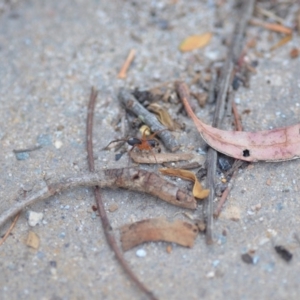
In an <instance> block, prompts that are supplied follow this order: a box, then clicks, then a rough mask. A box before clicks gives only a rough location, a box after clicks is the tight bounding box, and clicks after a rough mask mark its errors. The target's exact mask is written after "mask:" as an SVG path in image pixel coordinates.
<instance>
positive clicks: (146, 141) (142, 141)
mask: <svg viewBox="0 0 300 300" xmlns="http://www.w3.org/2000/svg"><path fill="white" fill-rule="evenodd" d="M164 130H167V129H163V130H159V131H156V132H154V133H153V134H151V135H150V136H148V137H147V135H146V131H147V129H145V130H144V131H143V135H142V137H141V138H137V137H130V138H129V139H117V140H113V141H111V142H110V143H109V144H108V145H107V146H106V147H105V148H104V149H107V148H108V146H109V145H110V144H112V143H116V142H121V141H123V142H126V143H127V144H128V145H129V146H132V147H131V149H130V150H129V152H131V151H132V150H133V149H134V148H138V149H139V150H141V151H143V150H147V151H150V152H151V153H152V154H153V156H154V158H155V161H156V163H157V160H156V156H155V154H154V151H153V149H154V148H156V147H158V146H159V143H158V141H157V139H156V138H155V136H156V135H157V134H158V133H160V132H162V131H164ZM159 151H160V149H159Z"/></svg>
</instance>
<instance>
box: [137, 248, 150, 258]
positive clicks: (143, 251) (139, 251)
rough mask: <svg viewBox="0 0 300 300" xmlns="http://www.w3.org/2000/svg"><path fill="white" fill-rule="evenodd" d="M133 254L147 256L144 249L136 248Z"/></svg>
mask: <svg viewBox="0 0 300 300" xmlns="http://www.w3.org/2000/svg"><path fill="white" fill-rule="evenodd" d="M135 254H136V256H137V257H146V256H147V252H146V250H144V249H138V250H137V251H136V252H135Z"/></svg>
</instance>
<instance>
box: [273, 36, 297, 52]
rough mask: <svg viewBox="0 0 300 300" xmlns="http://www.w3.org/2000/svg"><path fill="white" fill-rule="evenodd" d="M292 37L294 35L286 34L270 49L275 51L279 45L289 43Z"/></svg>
mask: <svg viewBox="0 0 300 300" xmlns="http://www.w3.org/2000/svg"><path fill="white" fill-rule="evenodd" d="M291 39H292V35H286V36H284V37H283V38H282V39H281V40H280V41H279V42H278V43H276V44H275V45H273V46H272V47H271V48H270V51H273V50H275V49H277V48H279V47H282V46H284V45H285V44H286V43H288V42H289V41H290V40H291Z"/></svg>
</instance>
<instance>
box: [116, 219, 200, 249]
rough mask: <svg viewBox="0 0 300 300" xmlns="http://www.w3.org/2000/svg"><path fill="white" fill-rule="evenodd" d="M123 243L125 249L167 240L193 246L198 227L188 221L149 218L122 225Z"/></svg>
mask: <svg viewBox="0 0 300 300" xmlns="http://www.w3.org/2000/svg"><path fill="white" fill-rule="evenodd" d="M120 233H121V244H122V248H123V250H124V251H127V250H129V249H131V248H133V247H135V246H138V245H140V244H142V243H145V242H156V241H165V242H172V243H176V244H179V245H181V246H184V247H193V245H194V241H195V239H196V237H197V234H198V227H197V226H196V225H194V224H191V223H189V222H186V221H182V220H176V221H174V222H169V221H167V220H165V219H163V218H155V219H147V220H142V221H138V222H135V223H133V224H127V225H124V226H122V227H121V229H120Z"/></svg>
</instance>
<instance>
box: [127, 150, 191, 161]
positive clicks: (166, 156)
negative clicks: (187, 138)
mask: <svg viewBox="0 0 300 300" xmlns="http://www.w3.org/2000/svg"><path fill="white" fill-rule="evenodd" d="M154 155H155V157H154ZM129 156H130V157H131V158H132V160H133V161H135V162H136V163H139V164H161V163H165V162H173V161H181V160H190V159H193V158H194V157H195V155H194V154H193V153H155V154H152V153H151V152H148V153H146V154H145V153H143V152H134V151H131V152H129ZM155 158H156V159H155Z"/></svg>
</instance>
